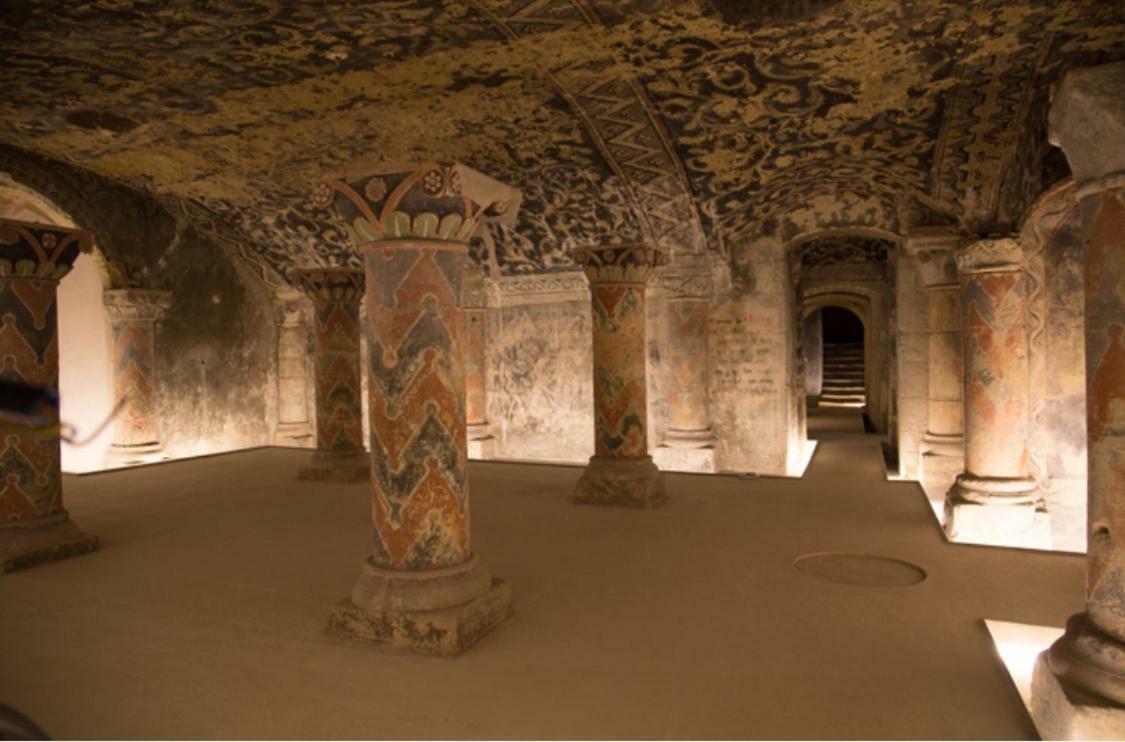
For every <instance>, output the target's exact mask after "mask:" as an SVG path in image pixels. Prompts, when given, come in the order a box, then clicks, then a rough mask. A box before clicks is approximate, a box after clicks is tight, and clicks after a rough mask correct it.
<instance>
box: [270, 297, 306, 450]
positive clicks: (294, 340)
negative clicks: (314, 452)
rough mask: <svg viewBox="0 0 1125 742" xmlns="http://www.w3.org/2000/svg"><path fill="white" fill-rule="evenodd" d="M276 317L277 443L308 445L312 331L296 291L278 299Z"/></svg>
mask: <svg viewBox="0 0 1125 742" xmlns="http://www.w3.org/2000/svg"><path fill="white" fill-rule="evenodd" d="M274 311H275V314H276V317H277V432H276V435H275V439H276V443H277V444H278V445H283V446H301V445H307V444H308V442H309V440H310V438H311V433H310V430H309V408H308V392H307V385H308V371H307V368H308V366H307V364H308V352H309V328H308V319H307V316H306V313H307V309H306V300H305V298H304V297H303V296H302V295H301V294H300V293H299V292H297V291H294V290H286V291H283V292H281V293H279V295H278V296H277V297H276V299H275V302H274Z"/></svg>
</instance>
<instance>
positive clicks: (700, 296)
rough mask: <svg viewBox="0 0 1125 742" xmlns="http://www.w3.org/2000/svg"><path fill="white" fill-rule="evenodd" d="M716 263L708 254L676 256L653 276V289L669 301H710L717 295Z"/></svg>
mask: <svg viewBox="0 0 1125 742" xmlns="http://www.w3.org/2000/svg"><path fill="white" fill-rule="evenodd" d="M714 263H715V261H714V259H713V258H712V257H711V256H710V255H708V254H701V253H689V254H687V255H676V254H674V255H673V257H672V258H671V259H670V260H669V261H668V263H667V264H666V265H665V266H664V267H662V268H661V269H660V270H658V271H656V274H655V275H654V276H653V288H655V289H659V290H660V291H662V292H663V293H664V296H665V298H667V299H669V300H678V299H686V300H691V299H695V300H701V301H702V300H708V299H710V298H711V297H712V296H713V295H714V293H715V279H714V270H715V265H714Z"/></svg>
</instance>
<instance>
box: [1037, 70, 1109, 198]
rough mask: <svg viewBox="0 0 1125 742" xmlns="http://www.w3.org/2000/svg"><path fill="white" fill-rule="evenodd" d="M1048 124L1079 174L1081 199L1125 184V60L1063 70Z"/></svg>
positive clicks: (1054, 140)
mask: <svg viewBox="0 0 1125 742" xmlns="http://www.w3.org/2000/svg"><path fill="white" fill-rule="evenodd" d="M1047 129H1048V139H1049V140H1050V142H1051V144H1053V145H1055V146H1056V147H1060V148H1062V151H1063V153H1064V154H1065V155H1066V159H1067V162H1068V163H1069V164H1070V170H1071V172H1072V173H1074V181H1075V184H1076V187H1075V189H1074V193H1075V198H1078V199H1081V198H1083V197H1084V196H1087V195H1090V194H1091V193H1096V192H1099V191H1103V190H1107V189H1110V188H1125V62H1117V63H1114V64H1105V65H1101V66H1098V67H1079V68H1077V69H1072V70H1069V71H1068V72H1067V73H1066V74H1065V75H1063V78H1062V81H1061V82H1060V83H1059V87H1058V89H1057V90H1056V91H1055V95H1054V98H1053V100H1052V101H1051V110H1050V113H1049V115H1048V119H1047Z"/></svg>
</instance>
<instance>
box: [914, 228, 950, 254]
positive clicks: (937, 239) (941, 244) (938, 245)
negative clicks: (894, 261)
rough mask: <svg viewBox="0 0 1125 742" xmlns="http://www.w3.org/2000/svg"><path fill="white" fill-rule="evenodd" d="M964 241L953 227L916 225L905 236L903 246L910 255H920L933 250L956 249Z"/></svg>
mask: <svg viewBox="0 0 1125 742" xmlns="http://www.w3.org/2000/svg"><path fill="white" fill-rule="evenodd" d="M963 242H964V240H963V239H962V237H961V235H960V234H959V233H958V232H957V230H956V229H955V228H953V227H948V226H934V227H914V228H913V229H911V230H910V231H909V232H908V233H907V234H906V236H905V237H904V238H903V241H902V246H903V249H904V250H905V251H906V253H907V254H908V255H919V254H920V253H922V252H929V251H933V250H955V249H956V248H957V247H958V246H959V245H960V244H962V243H963Z"/></svg>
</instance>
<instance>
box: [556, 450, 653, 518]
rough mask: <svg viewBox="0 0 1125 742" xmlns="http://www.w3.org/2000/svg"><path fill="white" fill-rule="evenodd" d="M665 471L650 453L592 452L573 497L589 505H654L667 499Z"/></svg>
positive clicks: (578, 501)
mask: <svg viewBox="0 0 1125 742" xmlns="http://www.w3.org/2000/svg"><path fill="white" fill-rule="evenodd" d="M666 497H667V494H666V492H665V490H664V475H663V473H661V471H660V470H659V469H657V468H656V465H655V464H653V463H652V457H651V456H645V457H644V458H640V459H616V458H605V457H600V456H591V457H590V463H589V464H587V465H586V470H585V471H584V472H582V476H581V477H580V478H579V479H578V485H577V486H576V487H575V489H574V501H575V502H576V503H582V504H588V505H615V506H619V507H627V508H654V507H656V506H657V505H660V504H661V503H662V502H664V500H665V498H666Z"/></svg>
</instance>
